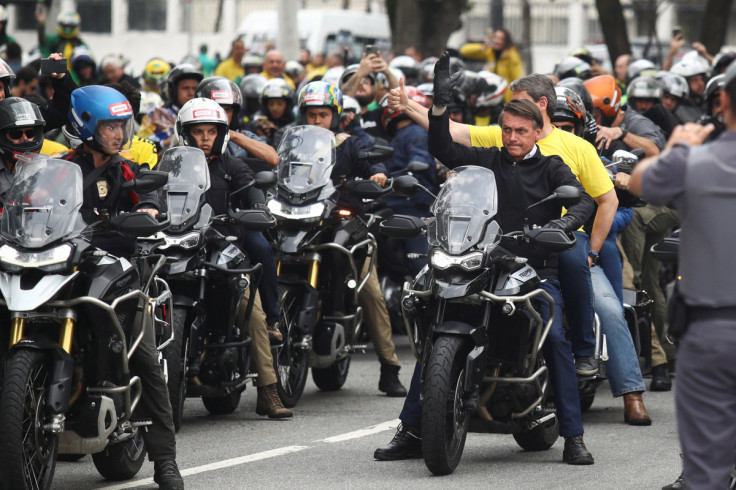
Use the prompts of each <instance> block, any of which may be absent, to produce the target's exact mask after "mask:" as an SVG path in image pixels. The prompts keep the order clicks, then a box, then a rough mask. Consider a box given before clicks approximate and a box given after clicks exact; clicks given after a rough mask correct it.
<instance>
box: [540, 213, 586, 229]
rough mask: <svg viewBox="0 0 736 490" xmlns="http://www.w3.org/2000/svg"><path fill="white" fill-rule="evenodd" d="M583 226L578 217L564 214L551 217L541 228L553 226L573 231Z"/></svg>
mask: <svg viewBox="0 0 736 490" xmlns="http://www.w3.org/2000/svg"><path fill="white" fill-rule="evenodd" d="M581 226H583V224H582V223H581V222H580V220H579V219H577V218H576V217H575V216H571V215H569V214H566V215H565V216H563V217H562V218H557V219H553V220H552V221H550V222H549V223H547V224H546V225H544V226H543V228H554V229H557V230H562V231H575V230H577V229H578V228H580V227H581Z"/></svg>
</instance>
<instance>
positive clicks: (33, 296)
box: [0, 272, 79, 311]
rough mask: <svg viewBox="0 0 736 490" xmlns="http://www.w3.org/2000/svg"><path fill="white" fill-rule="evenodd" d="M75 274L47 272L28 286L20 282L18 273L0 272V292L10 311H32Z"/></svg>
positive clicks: (75, 275)
mask: <svg viewBox="0 0 736 490" xmlns="http://www.w3.org/2000/svg"><path fill="white" fill-rule="evenodd" d="M77 274H79V272H72V273H71V274H69V275H61V274H49V275H46V276H43V277H41V279H40V280H39V281H38V282H37V283H35V284H34V285H33V286H32V287H30V288H29V287H28V284H21V276H20V275H19V274H8V273H6V272H0V293H2V296H3V298H5V301H6V304H7V305H8V309H9V310H10V311H33V310H35V309H37V308H38V307H39V306H41V305H43V304H44V303H46V302H47V301H49V300H50V299H51V298H53V297H54V296H55V295H56V294H57V293H58V292H59V290H60V289H61V288H63V287H64V286H65V285H66V284H67V283H69V282H70V281H71V280H72V279H74V278H75V277H77Z"/></svg>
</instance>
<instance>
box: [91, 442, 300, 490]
mask: <svg viewBox="0 0 736 490" xmlns="http://www.w3.org/2000/svg"><path fill="white" fill-rule="evenodd" d="M305 449H309V446H287V447H281V448H278V449H271V450H270V451H263V452H261V453H255V454H249V455H248V456H242V457H240V458H232V459H226V460H224V461H217V462H215V463H210V464H206V465H202V466H195V467H194V468H187V469H186V470H182V471H181V476H183V477H186V476H190V475H196V474H197V473H204V472H206V471H213V470H219V469H221V468H227V467H229V466H238V465H241V464H245V463H252V462H254V461H260V460H262V459H268V458H275V457H277V456H283V455H285V454H289V453H296V452H299V451H303V450H305ZM151 484H153V478H145V479H143V480H136V481H132V482H128V483H123V484H122V485H113V486H110V487H104V488H105V489H107V490H118V489H123V488H135V487H143V486H148V485H151Z"/></svg>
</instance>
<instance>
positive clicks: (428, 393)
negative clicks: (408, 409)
mask: <svg viewBox="0 0 736 490" xmlns="http://www.w3.org/2000/svg"><path fill="white" fill-rule="evenodd" d="M467 351H468V346H466V341H465V339H463V338H462V337H458V336H455V335H447V336H440V337H438V338H437V340H436V341H435V343H434V347H433V349H432V353H431V354H430V357H429V362H428V363H427V366H426V369H427V372H426V375H425V377H424V380H425V382H424V385H423V386H422V393H423V395H424V405H423V407H422V452H423V453H424V462H425V464H426V465H427V468H429V471H431V472H432V473H434V474H435V475H448V474H450V473H452V472H453V471H455V468H457V465H458V463H459V462H460V457H461V456H462V454H463V449H464V448H465V437H466V436H467V434H468V425H469V423H470V414H469V413H468V412H467V409H466V408H465V403H464V401H463V399H462V396H463V392H464V381H465V354H466V353H467Z"/></svg>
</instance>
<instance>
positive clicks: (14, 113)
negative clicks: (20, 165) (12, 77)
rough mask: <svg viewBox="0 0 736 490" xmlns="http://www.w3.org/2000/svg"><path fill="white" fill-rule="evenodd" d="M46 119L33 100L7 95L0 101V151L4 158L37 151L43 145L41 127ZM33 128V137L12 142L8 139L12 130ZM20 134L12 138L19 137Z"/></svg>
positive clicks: (15, 157)
mask: <svg viewBox="0 0 736 490" xmlns="http://www.w3.org/2000/svg"><path fill="white" fill-rule="evenodd" d="M45 125H46V121H44V120H43V117H42V116H41V111H40V110H39V109H38V106H37V105H36V104H34V103H33V102H29V101H27V100H25V99H21V98H20V97H8V98H7V99H5V100H3V101H1V102H0V151H2V154H3V158H5V159H6V160H16V159H17V158H18V156H20V155H22V154H24V153H38V152H39V151H40V150H41V146H42V145H43V127H44V126H45ZM24 129H32V130H33V139H27V140H26V141H24V142H22V143H13V142H12V141H10V139H8V136H9V134H8V133H9V132H10V131H12V130H17V131H21V130H24ZM21 137H22V136H19V137H18V138H13V139H20V138H21Z"/></svg>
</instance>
